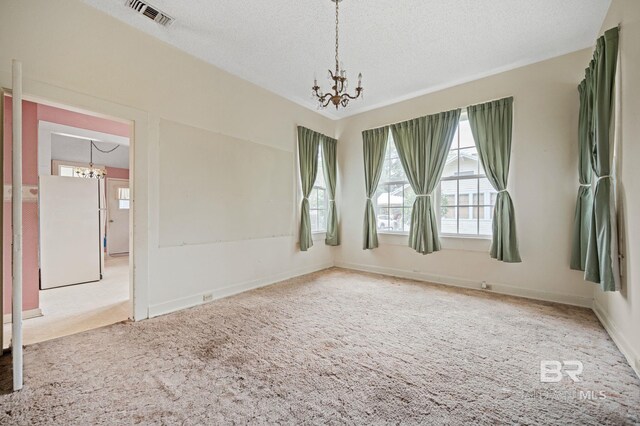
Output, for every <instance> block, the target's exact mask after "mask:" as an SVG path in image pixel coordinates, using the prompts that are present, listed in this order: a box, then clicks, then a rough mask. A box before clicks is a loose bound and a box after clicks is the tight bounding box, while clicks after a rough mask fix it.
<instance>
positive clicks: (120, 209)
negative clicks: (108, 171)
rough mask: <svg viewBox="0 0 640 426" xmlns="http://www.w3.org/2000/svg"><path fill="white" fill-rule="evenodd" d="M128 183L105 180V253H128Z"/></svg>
mask: <svg viewBox="0 0 640 426" xmlns="http://www.w3.org/2000/svg"><path fill="white" fill-rule="evenodd" d="M130 207H131V200H130V197H129V181H128V180H126V179H109V178H107V218H108V220H107V252H108V253H109V255H118V254H126V253H129V209H130Z"/></svg>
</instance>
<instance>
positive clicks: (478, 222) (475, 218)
mask: <svg viewBox="0 0 640 426" xmlns="http://www.w3.org/2000/svg"><path fill="white" fill-rule="evenodd" d="M496 195H497V193H496V191H495V190H494V189H493V186H491V183H489V180H488V179H487V178H486V176H485V172H484V169H483V168H482V164H480V159H479V157H478V150H477V149H476V146H475V142H474V140H473V135H472V133H471V126H470V125H469V120H468V119H467V117H466V115H464V114H463V115H462V116H461V118H460V122H459V123H458V129H457V131H456V134H455V136H454V138H453V142H452V144H451V150H450V151H449V155H448V157H447V163H446V165H445V168H444V172H443V173H442V178H441V179H440V232H441V233H442V234H453V235H491V233H492V225H491V222H492V219H493V206H494V205H495V203H496Z"/></svg>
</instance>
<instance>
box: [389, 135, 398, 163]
mask: <svg viewBox="0 0 640 426" xmlns="http://www.w3.org/2000/svg"><path fill="white" fill-rule="evenodd" d="M387 157H395V158H397V157H398V151H397V150H396V143H395V142H394V140H393V135H392V134H391V131H390V132H389V138H388V139H387Z"/></svg>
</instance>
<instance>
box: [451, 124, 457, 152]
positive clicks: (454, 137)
mask: <svg viewBox="0 0 640 426" xmlns="http://www.w3.org/2000/svg"><path fill="white" fill-rule="evenodd" d="M458 127H459V126H458ZM458 127H456V133H455V134H454V135H453V141H452V142H451V148H450V149H457V148H459V146H458V132H459V129H458Z"/></svg>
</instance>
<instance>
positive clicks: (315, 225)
mask: <svg viewBox="0 0 640 426" xmlns="http://www.w3.org/2000/svg"><path fill="white" fill-rule="evenodd" d="M309 213H310V216H311V232H318V211H317V210H311V211H310V212H309Z"/></svg>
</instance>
